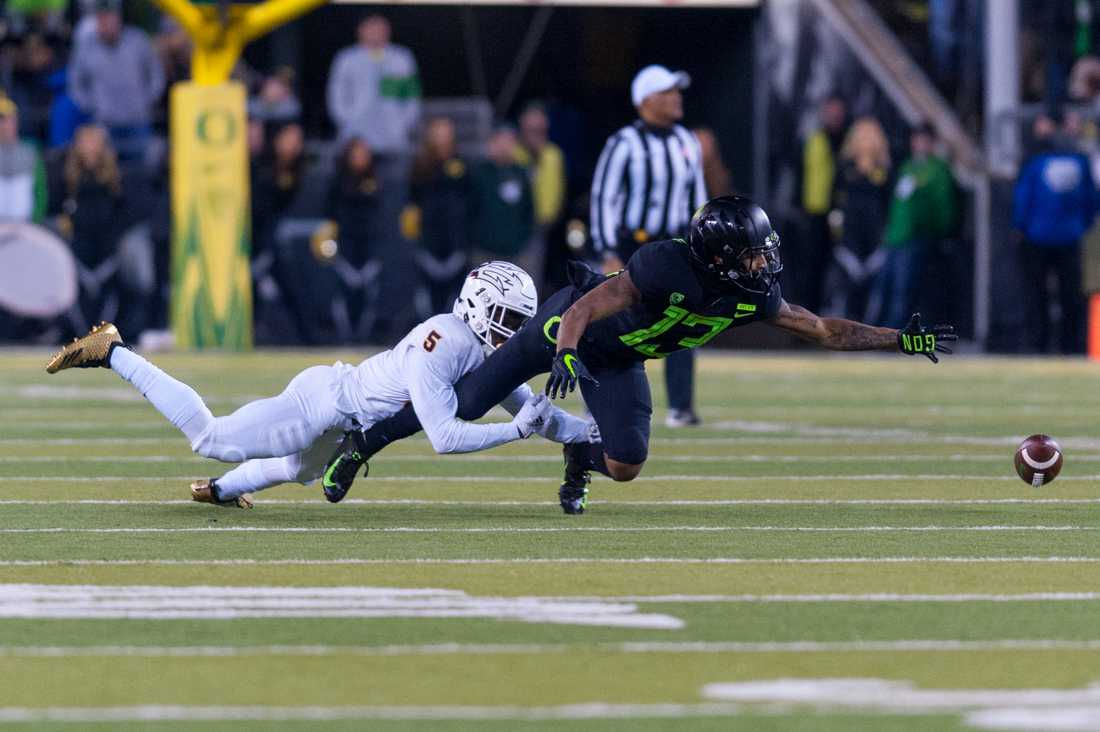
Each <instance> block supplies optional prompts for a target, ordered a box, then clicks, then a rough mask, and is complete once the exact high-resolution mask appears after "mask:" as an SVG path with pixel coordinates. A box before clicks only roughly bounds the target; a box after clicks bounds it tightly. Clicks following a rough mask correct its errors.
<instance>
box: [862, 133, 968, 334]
mask: <svg viewBox="0 0 1100 732" xmlns="http://www.w3.org/2000/svg"><path fill="white" fill-rule="evenodd" d="M935 145H936V133H935V130H934V129H933V128H932V126H931V125H930V124H928V123H927V122H923V123H921V124H919V125H917V126H916V127H914V128H913V131H912V133H911V135H910V137H909V149H910V152H911V155H910V157H909V159H908V160H906V161H905V162H904V163H903V164H902V166H901V168H900V169H899V171H898V177H897V182H896V183H895V184H894V194H893V198H892V199H891V201H890V210H889V213H888V214H887V218H886V232H885V237H884V246H885V249H886V263H885V265H883V267H882V269H881V270H879V273H878V276H877V279H876V280H875V285H874V288H873V290H872V293H871V303H870V305H869V307H868V311H869V312H868V317H869V322H876V321H878V322H881V324H882V325H885V326H896V327H901V326H903V325H905V321H906V320H907V319H908V317H909V313H910V311H911V310H912V308H913V306H914V302H913V300H914V295H915V293H916V287H917V283H918V282H919V280H920V277H921V273H922V271H923V267H924V258H925V255H926V253H928V252H930V251H933V250H935V249H936V248H938V244H939V242H941V241H942V240H943V239H946V238H948V237H950V236H951V234H952V233H953V232H954V230H955V219H956V216H957V210H958V203H957V201H956V195H955V180H954V178H953V177H952V176H951V168H950V167H949V166H948V164H947V162H946V161H944V159H943V158H941V157H939V156H937V155H936V154H935V153H934V150H935ZM873 316H874V317H873Z"/></svg>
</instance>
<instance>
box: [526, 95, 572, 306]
mask: <svg viewBox="0 0 1100 732" xmlns="http://www.w3.org/2000/svg"><path fill="white" fill-rule="evenodd" d="M515 156H516V162H517V163H519V164H520V165H523V166H525V167H526V168H527V169H528V171H529V176H530V179H531V194H532V197H533V201H534V206H535V232H534V234H533V235H532V237H531V241H530V243H529V244H528V245H527V246H526V247H525V248H524V251H523V253H522V255H521V256H520V259H519V261H517V264H519V265H520V266H521V267H523V268H524V269H525V270H527V273H528V274H529V275H531V278H532V279H533V280H534V281H535V286H536V287H541V286H542V279H543V270H544V269H545V268H546V240H547V237H548V236H549V233H550V229H551V228H552V227H553V226H554V224H556V223H557V222H558V219H559V218H561V213H562V208H563V206H564V204H565V158H564V157H563V156H562V153H561V148H559V147H558V146H557V145H555V144H554V143H552V142H550V118H549V117H548V116H547V115H546V109H545V107H543V106H542V104H540V103H538V102H532V103H531V104H528V105H527V106H526V107H525V108H524V110H523V112H522V113H520V116H519V145H517V146H516V150H515Z"/></svg>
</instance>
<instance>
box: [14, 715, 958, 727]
mask: <svg viewBox="0 0 1100 732" xmlns="http://www.w3.org/2000/svg"><path fill="white" fill-rule="evenodd" d="M410 714H411V713H410ZM367 725H369V727H370V729H371V730H372V732H437V731H438V732H558V731H560V730H576V729H578V728H584V729H600V730H603V731H604V732H672V731H675V732H680V731H681V730H687V732H728V731H729V730H734V731H735V732H736V731H739V730H746V731H751V732H776V731H779V730H789V729H813V730H821V731H822V732H863V731H866V732H923V731H927V730H932V731H933V732H941V731H942V730H962V729H973V728H969V727H963V726H962V723H961V721H960V717H959V716H958V715H950V716H949V715H922V716H919V717H918V716H915V715H905V716H897V715H890V714H862V715H857V714H844V713H841V714H829V713H814V712H812V711H811V712H807V711H798V712H781V711H774V712H771V713H769V712H766V711H764V712H760V711H755V710H753V711H748V710H746V711H744V712H741V713H738V714H736V715H734V716H722V717H686V716H685V717H679V718H674V719H669V718H667V717H666V718H658V719H645V718H627V719H598V720H587V721H578V720H559V721H555V720H540V721H525V720H519V719H513V720H507V721H502V720H488V719H487V720H477V721H469V720H466V721H457V720H443V719H432V720H408V719H406V720H401V721H394V720H386V719H378V718H375V717H369V718H368V719H367V720H355V721H319V720H310V721H308V722H289V721H288V722H280V721H272V720H264V721H262V722H250V721H241V720H234V721H232V722H198V721H188V722H148V721H143V722H139V723H126V722H111V723H109V724H101V723H100V724H97V723H89V722H83V723H81V725H80V729H81V730H89V731H94V730H101V731H103V732H113V730H138V729H140V730H166V731H168V732H176V731H177V730H181V729H197V730H202V731H203V732H214V731H216V730H225V731H226V732H237V731H238V730H243V731H245V732H248V731H249V730H257V731H260V730H278V731H279V732H285V731H288V730H314V729H320V730H325V732H345V731H348V732H350V731H354V732H359V731H360V730H362V729H363V728H364V727H365V726H367ZM3 729H5V730H24V729H33V730H35V731H36V732H39V731H40V730H66V731H68V732H71V731H72V729H73V725H72V724H67V723H56V724H51V723H48V722H47V723H43V722H38V723H35V724H34V725H33V726H30V725H22V724H5V725H4V727H3Z"/></svg>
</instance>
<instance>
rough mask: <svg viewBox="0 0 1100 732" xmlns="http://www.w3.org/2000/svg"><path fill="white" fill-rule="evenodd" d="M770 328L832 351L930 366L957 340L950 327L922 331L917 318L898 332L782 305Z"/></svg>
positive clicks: (799, 306) (943, 326)
mask: <svg viewBox="0 0 1100 732" xmlns="http://www.w3.org/2000/svg"><path fill="white" fill-rule="evenodd" d="M768 322H769V323H770V324H771V325H773V326H775V327H776V328H779V329H781V330H785V331H787V332H788V333H792V334H794V335H796V336H798V337H799V338H803V339H805V340H808V341H812V342H813V343H816V344H818V345H819V346H821V347H823V348H829V349H832V350H834V351H901V352H902V353H905V354H908V355H915V354H918V353H919V354H921V355H924V356H927V357H928V358H929V359H931V361H932V362H933V363H937V362H939V358H938V357H937V356H936V352H937V351H938V352H940V353H951V349H950V348H949V347H947V346H946V345H945V342H950V341H954V340H956V339H957V336H956V335H955V329H954V327H953V326H950V325H937V326H934V327H932V328H925V327H924V326H922V325H921V322H920V314H919V313H918V314H914V315H913V317H912V319H910V321H909V324H908V325H907V326H905V328H903V329H902V330H895V329H894V328H879V327H876V326H873V325H867V324H866V323H859V322H856V321H854V320H845V319H843V318H822V317H820V316H818V315H815V314H814V313H811V312H810V311H809V310H807V309H806V308H804V307H802V306H801V305H793V304H791V303H788V302H786V301H784V302H783V304H782V305H780V307H779V312H778V313H777V314H776V316H775V318H773V319H772V320H770V321H768Z"/></svg>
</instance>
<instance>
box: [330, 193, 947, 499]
mask: <svg viewBox="0 0 1100 732" xmlns="http://www.w3.org/2000/svg"><path fill="white" fill-rule="evenodd" d="M782 268H783V265H782V263H781V260H780V256H779V235H778V234H777V233H776V232H775V231H774V230H773V229H772V226H771V222H770V221H769V220H768V215H767V214H766V213H765V212H764V210H763V209H762V208H761V207H760V206H758V205H756V204H755V203H753V202H752V201H750V200H749V199H747V198H744V197H742V196H722V197H719V198H715V199H712V200H711V201H708V202H707V203H706V205H704V206H703V207H702V208H701V209H699V211H698V212H697V213H696V214H695V216H694V217H693V218H692V221H691V226H690V231H689V234H688V238H687V239H686V240H685V239H671V240H668V241H661V242H653V243H651V244H647V245H646V246H644V247H642V248H640V249H639V250H638V251H637V252H636V253H635V254H634V256H632V257H631V258H630V261H629V262H628V263H627V265H626V269H624V270H623V271H621V272H619V273H617V274H615V275H611V276H608V277H604V276H602V275H597V274H596V273H594V272H591V271H589V270H587V269H586V268H583V267H580V268H576V269H574V271H573V272H572V277H571V280H572V282H573V284H572V285H570V286H568V287H566V288H564V289H562V290H559V291H558V292H557V293H555V294H554V295H552V296H551V297H550V298H549V299H548V300H547V301H546V302H545V303H544V304H543V305H542V307H540V308H539V309H538V312H537V313H536V314H535V316H534V317H533V318H531V320H530V321H529V322H528V323H527V324H526V325H525V326H524V327H523V329H521V330H520V331H519V332H518V333H517V334H516V335H515V336H513V337H512V338H511V339H510V340H509V341H508V342H507V343H506V344H505V345H504V346H502V347H501V348H500V349H498V350H497V351H496V352H494V353H493V354H492V355H491V356H489V358H487V359H486V360H485V363H484V364H482V365H481V366H480V367H478V368H477V369H475V370H474V371H472V372H470V373H469V374H467V375H466V377H465V378H463V379H462V381H460V382H459V383H458V384H457V385H456V387H455V391H456V393H457V395H458V417H459V418H461V419H467V420H469V419H477V418H479V417H481V416H482V415H483V414H485V412H487V411H488V410H489V409H490V408H491V407H492V406H493V405H494V404H497V403H499V402H500V401H501V399H502V398H503V396H505V395H507V393H508V392H510V391H511V390H512V389H514V388H515V387H516V386H517V385H518V384H521V383H523V382H525V381H528V380H529V379H531V378H533V377H535V376H537V375H538V374H541V373H545V372H547V371H549V372H550V379H549V381H548V382H547V384H546V391H547V393H548V394H549V395H550V396H551V397H555V398H556V397H563V396H565V395H566V394H567V393H569V392H571V391H573V390H574V389H576V388H577V386H578V385H579V386H580V389H581V393H582V394H583V396H584V401H585V404H586V405H587V406H588V409H589V410H590V411H591V413H592V416H593V418H594V419H595V422H596V426H597V427H598V428H599V432H600V435H601V438H602V441H598V442H592V443H575V444H571V445H567V446H566V447H565V480H564V482H563V483H562V485H561V489H560V491H559V499H560V502H561V506H562V509H563V510H564V511H565V512H566V513H583V512H584V509H585V506H586V504H587V495H588V482H589V472H590V471H593V470H595V471H597V472H600V473H603V474H604V475H607V476H608V477H610V478H612V479H614V480H617V481H628V480H633V479H634V478H635V477H637V475H638V474H639V473H640V472H641V470H642V466H643V465H644V463H645V460H646V456H647V454H648V448H649V425H650V416H651V412H652V403H651V401H650V394H649V382H648V381H647V379H646V375H645V369H644V368H643V363H644V362H645V361H646V360H648V359H651V358H663V357H664V356H667V355H668V354H670V353H673V352H674V351H677V350H680V349H684V348H696V347H698V346H701V345H703V344H705V343H707V342H709V341H710V340H711V339H713V338H714V337H715V336H717V335H718V334H719V333H721V332H722V331H724V330H726V329H727V328H733V327H738V326H741V325H747V324H749V323H754V322H763V323H767V324H768V325H771V326H774V327H776V328H780V329H782V330H785V331H787V332H789V333H792V334H794V335H796V336H799V337H801V338H804V339H806V340H809V341H812V342H814V343H817V344H818V345H820V346H822V347H824V348H829V349H834V350H842V351H871V350H878V351H900V352H902V353H905V354H909V355H914V354H921V355H924V356H927V357H928V358H929V359H930V360H931V361H932V362H933V363H936V362H938V360H939V359H938V357H937V356H936V354H937V352H939V353H951V349H950V348H949V347H948V346H947V345H945V342H950V341H954V340H955V339H956V336H955V332H954V328H953V327H952V326H949V325H937V326H935V327H932V328H925V327H923V326H922V325H921V322H920V315H918V314H915V315H913V317H912V319H911V320H910V321H909V324H908V325H907V326H906V327H905V328H904V329H902V330H895V329H893V328H878V327H875V326H871V325H866V324H864V323H858V322H855V321H851V320H844V319H841V318H822V317H818V316H817V315H815V314H813V313H811V312H810V311H808V310H806V309H805V308H802V307H799V306H798V305H793V304H791V303H788V302H786V301H785V300H784V299H783V297H782V294H781V293H780V288H779V283H778V281H777V275H778V274H779V272H780V270H782ZM419 429H420V424H419V422H418V420H417V419H416V413H415V411H414V410H412V409H411V408H409V407H406V408H405V409H404V410H403V411H401V412H399V413H397V414H396V415H394V416H392V417H389V418H387V419H385V420H383V421H381V422H379V423H377V424H375V425H374V426H373V427H371V429H370V430H368V431H366V432H365V433H353V434H351V435H349V438H348V439H347V440H346V441H345V445H344V447H343V449H342V450H340V451H337V453H336V454H335V455H334V456H333V460H332V461H331V463H330V470H329V471H326V480H325V481H324V489H325V495H326V496H327V497H328V498H329V500H331V501H338V500H340V499H341V498H343V496H344V495H345V494H346V493H347V489H348V488H349V487H350V485H351V481H352V479H353V478H354V475H355V472H356V471H357V469H358V468H359V467H361V466H362V465H363V464H365V462H366V460H367V459H369V458H370V457H371V456H372V455H373V454H374V453H376V452H377V451H378V450H380V449H382V447H384V446H385V445H386V444H388V443H389V442H392V441H393V440H396V439H401V438H404V437H407V436H408V435H411V434H413V433H415V432H417V431H419Z"/></svg>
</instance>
